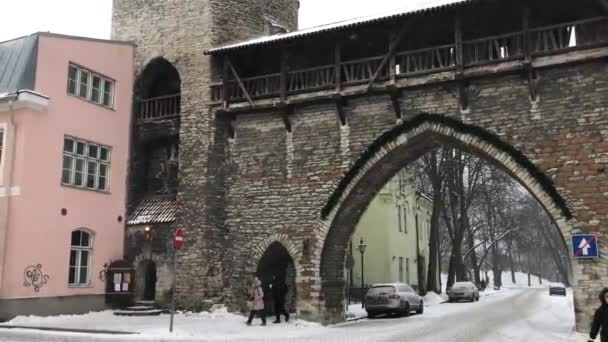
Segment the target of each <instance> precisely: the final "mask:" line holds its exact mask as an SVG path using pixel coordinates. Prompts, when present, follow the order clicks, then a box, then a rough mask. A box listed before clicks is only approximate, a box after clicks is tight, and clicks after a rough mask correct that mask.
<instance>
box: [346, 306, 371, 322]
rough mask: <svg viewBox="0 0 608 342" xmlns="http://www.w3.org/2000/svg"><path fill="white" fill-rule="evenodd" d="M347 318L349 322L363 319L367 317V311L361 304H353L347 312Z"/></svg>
mask: <svg viewBox="0 0 608 342" xmlns="http://www.w3.org/2000/svg"><path fill="white" fill-rule="evenodd" d="M346 317H347V319H348V320H354V319H361V318H364V317H367V311H365V308H363V307H361V304H360V303H359V304H351V305H349V306H348V310H347V311H346Z"/></svg>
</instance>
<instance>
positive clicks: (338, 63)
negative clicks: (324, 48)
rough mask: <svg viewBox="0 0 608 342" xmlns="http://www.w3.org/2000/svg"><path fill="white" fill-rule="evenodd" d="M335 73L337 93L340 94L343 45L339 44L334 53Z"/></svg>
mask: <svg viewBox="0 0 608 342" xmlns="http://www.w3.org/2000/svg"><path fill="white" fill-rule="evenodd" d="M334 63H335V66H334V73H335V77H336V79H335V83H336V92H337V93H340V91H342V43H341V42H337V43H336V47H335V51H334Z"/></svg>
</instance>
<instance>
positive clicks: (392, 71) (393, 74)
mask: <svg viewBox="0 0 608 342" xmlns="http://www.w3.org/2000/svg"><path fill="white" fill-rule="evenodd" d="M393 44H395V36H394V34H391V35H390V36H389V37H388V49H389V51H390V50H391V49H393ZM395 64H396V62H395V54H393V55H392V56H391V57H390V59H389V62H388V75H389V80H390V82H391V84H395V82H396V79H397V70H396V66H395Z"/></svg>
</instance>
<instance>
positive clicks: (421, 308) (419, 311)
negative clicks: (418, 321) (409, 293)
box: [416, 301, 424, 315]
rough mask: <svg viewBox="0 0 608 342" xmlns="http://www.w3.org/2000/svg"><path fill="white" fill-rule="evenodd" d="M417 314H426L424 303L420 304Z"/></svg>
mask: <svg viewBox="0 0 608 342" xmlns="http://www.w3.org/2000/svg"><path fill="white" fill-rule="evenodd" d="M416 313H417V314H419V315H420V314H422V313H424V303H423V302H422V301H420V304H419V306H418V310H416Z"/></svg>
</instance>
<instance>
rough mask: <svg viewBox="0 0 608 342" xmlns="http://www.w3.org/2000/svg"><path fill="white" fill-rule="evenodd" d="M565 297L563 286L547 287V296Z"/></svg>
mask: <svg viewBox="0 0 608 342" xmlns="http://www.w3.org/2000/svg"><path fill="white" fill-rule="evenodd" d="M553 295H556V296H565V295H566V288H565V287H564V286H563V285H551V286H549V296H553Z"/></svg>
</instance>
